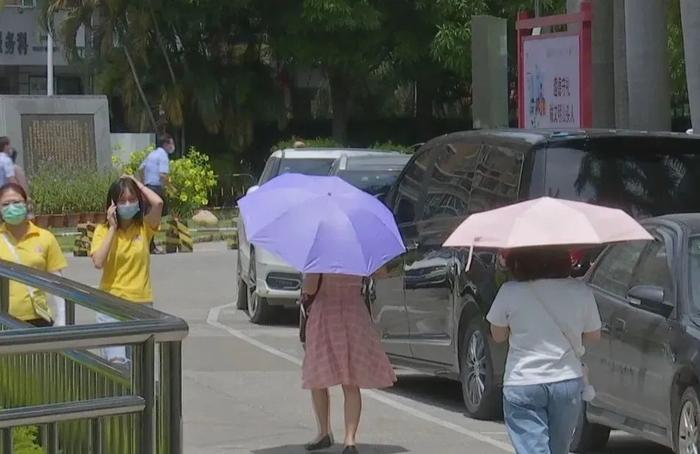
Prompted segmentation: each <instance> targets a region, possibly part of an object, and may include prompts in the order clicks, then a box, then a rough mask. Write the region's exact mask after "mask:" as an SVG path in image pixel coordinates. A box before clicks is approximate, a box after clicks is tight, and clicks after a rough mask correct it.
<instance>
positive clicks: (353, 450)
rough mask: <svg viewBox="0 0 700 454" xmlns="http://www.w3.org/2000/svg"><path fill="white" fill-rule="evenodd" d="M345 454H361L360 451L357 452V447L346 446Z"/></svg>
mask: <svg viewBox="0 0 700 454" xmlns="http://www.w3.org/2000/svg"><path fill="white" fill-rule="evenodd" d="M343 454H360V451H358V450H357V447H356V446H346V447H345V449H343Z"/></svg>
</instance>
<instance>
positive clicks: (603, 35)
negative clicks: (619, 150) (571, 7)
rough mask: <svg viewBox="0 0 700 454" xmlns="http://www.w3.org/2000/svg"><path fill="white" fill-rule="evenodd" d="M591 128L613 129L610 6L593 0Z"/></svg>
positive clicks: (613, 97) (613, 101) (604, 0)
mask: <svg viewBox="0 0 700 454" xmlns="http://www.w3.org/2000/svg"><path fill="white" fill-rule="evenodd" d="M591 41H592V48H593V71H592V72H593V87H592V88H593V127H594V128H614V127H615V77H614V76H615V66H614V64H613V59H614V57H613V54H614V46H613V43H614V40H613V4H612V2H611V1H610V0H593V26H592V39H591Z"/></svg>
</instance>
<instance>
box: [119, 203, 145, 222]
mask: <svg viewBox="0 0 700 454" xmlns="http://www.w3.org/2000/svg"><path fill="white" fill-rule="evenodd" d="M140 210H141V209H140V208H139V204H138V202H134V203H120V204H119V205H117V213H118V214H119V217H120V218H122V219H132V218H133V217H134V216H136V213H138V212H139V211H140Z"/></svg>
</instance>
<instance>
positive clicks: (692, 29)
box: [681, 0, 700, 134]
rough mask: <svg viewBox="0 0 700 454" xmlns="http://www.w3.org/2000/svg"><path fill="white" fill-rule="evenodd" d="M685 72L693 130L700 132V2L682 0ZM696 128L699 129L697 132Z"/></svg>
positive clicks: (696, 0)
mask: <svg viewBox="0 0 700 454" xmlns="http://www.w3.org/2000/svg"><path fill="white" fill-rule="evenodd" d="M681 20H682V22H683V48H684V49H685V50H684V54H685V73H686V78H687V80H688V99H689V101H690V119H691V121H692V125H693V128H694V130H693V132H694V133H696V134H700V52H698V49H700V2H698V0H681ZM695 129H697V130H698V131H697V132H696V131H695Z"/></svg>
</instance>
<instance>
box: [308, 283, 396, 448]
mask: <svg viewBox="0 0 700 454" xmlns="http://www.w3.org/2000/svg"><path fill="white" fill-rule="evenodd" d="M361 288H362V278H361V277H358V276H349V275H343V274H307V275H305V276H304V284H303V290H302V291H303V293H304V294H306V295H314V296H315V298H314V302H313V304H312V306H313V309H311V310H309V318H308V321H307V324H306V356H305V357H304V364H303V368H302V382H303V387H304V389H310V390H311V398H312V400H313V405H314V412H315V413H316V419H317V421H318V428H319V433H318V436H317V437H316V439H315V440H314V441H312V442H311V443H309V444H307V445H306V449H307V451H315V450H319V449H326V448H329V447H331V446H332V445H333V442H334V441H333V434H332V432H331V421H330V396H329V394H328V388H330V387H332V386H338V385H340V386H342V387H343V394H344V396H345V449H344V450H343V454H355V453H357V452H358V450H357V447H356V445H355V437H356V435H357V428H358V426H359V424H360V413H361V411H362V397H361V394H360V389H361V388H387V387H390V386H392V385H393V384H394V382H395V381H396V375H394V370H393V369H392V367H391V364H390V363H389V359H388V358H387V356H386V353H384V349H383V348H382V344H381V342H380V340H379V335H378V333H377V331H376V330H375V329H374V326H373V324H372V319H371V317H370V315H369V312H368V311H367V307H366V306H365V304H364V302H363V299H362V294H361Z"/></svg>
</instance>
